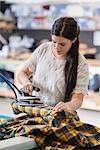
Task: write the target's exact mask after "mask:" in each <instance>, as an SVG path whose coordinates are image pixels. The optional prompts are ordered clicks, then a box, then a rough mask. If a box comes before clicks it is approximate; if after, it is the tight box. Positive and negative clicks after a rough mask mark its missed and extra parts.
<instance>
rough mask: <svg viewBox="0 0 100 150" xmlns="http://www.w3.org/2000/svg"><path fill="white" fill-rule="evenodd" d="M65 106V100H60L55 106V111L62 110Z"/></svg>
mask: <svg viewBox="0 0 100 150" xmlns="http://www.w3.org/2000/svg"><path fill="white" fill-rule="evenodd" d="M63 107H64V102H59V103H58V104H57V105H56V106H55V107H54V108H53V111H54V112H55V113H56V112H61V111H62V110H63Z"/></svg>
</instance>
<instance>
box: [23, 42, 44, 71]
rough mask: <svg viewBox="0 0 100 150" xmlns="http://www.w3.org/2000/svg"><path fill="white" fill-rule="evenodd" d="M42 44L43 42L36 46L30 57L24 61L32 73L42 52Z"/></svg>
mask: <svg viewBox="0 0 100 150" xmlns="http://www.w3.org/2000/svg"><path fill="white" fill-rule="evenodd" d="M44 46H45V44H41V45H40V46H38V47H37V48H36V49H35V51H34V52H33V53H32V55H31V56H30V58H29V59H28V60H27V61H26V62H25V65H26V66H28V68H29V70H30V71H31V72H33V73H34V72H35V70H36V66H37V63H38V61H39V58H40V56H41V54H42V52H43V49H44Z"/></svg>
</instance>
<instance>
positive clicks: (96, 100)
mask: <svg viewBox="0 0 100 150" xmlns="http://www.w3.org/2000/svg"><path fill="white" fill-rule="evenodd" d="M81 108H83V109H89V110H96V111H100V92H98V93H96V92H89V95H87V96H85V97H84V100H83V104H82V107H81Z"/></svg>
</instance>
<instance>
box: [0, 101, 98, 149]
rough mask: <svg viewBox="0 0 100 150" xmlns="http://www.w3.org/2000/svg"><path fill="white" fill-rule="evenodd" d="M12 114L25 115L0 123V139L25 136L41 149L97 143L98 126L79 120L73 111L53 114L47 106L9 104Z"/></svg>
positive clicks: (87, 145) (71, 147) (69, 147)
mask: <svg viewBox="0 0 100 150" xmlns="http://www.w3.org/2000/svg"><path fill="white" fill-rule="evenodd" d="M12 108H13V110H14V111H15V112H16V113H18V112H19V113H21V112H25V113H26V115H23V116H20V117H16V118H14V119H7V120H4V121H3V122H2V123H1V124H0V140H4V139H8V138H11V137H16V136H27V137H30V138H32V139H33V140H35V141H36V143H37V145H38V146H39V147H40V148H41V149H43V150H51V149H53V150H72V149H78V148H79V147H87V148H90V147H93V146H96V145H100V129H99V128H97V127H94V126H92V125H89V124H85V123H82V122H81V121H80V119H79V117H78V115H77V113H76V112H74V113H73V114H72V113H68V112H66V113H65V112H64V111H62V112H59V113H56V114H53V112H52V111H51V108H50V107H45V108H44V107H43V106H38V107H26V106H19V105H17V103H13V104H12Z"/></svg>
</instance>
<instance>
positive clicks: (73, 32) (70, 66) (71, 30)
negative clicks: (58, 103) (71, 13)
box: [51, 17, 80, 101]
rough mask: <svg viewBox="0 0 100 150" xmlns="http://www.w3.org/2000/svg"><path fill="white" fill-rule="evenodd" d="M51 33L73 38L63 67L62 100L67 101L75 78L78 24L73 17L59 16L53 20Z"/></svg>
mask: <svg viewBox="0 0 100 150" xmlns="http://www.w3.org/2000/svg"><path fill="white" fill-rule="evenodd" d="M51 33H52V35H56V36H62V37H64V38H67V39H70V40H72V41H73V40H75V42H73V44H72V46H71V48H70V49H69V51H68V54H67V58H66V64H65V68H64V73H65V83H66V92H65V99H64V101H69V100H70V98H71V93H72V91H73V89H74V88H75V85H76V80H77V67H78V54H79V52H78V49H79V33H80V27H79V26H78V24H77V22H76V20H75V19H74V18H71V17H61V18H59V19H57V20H55V22H54V24H53V27H52V31H51Z"/></svg>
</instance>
